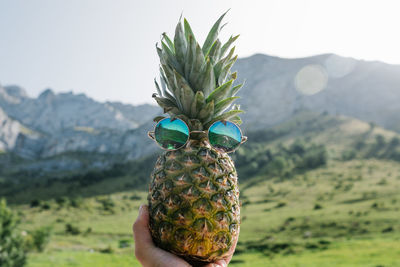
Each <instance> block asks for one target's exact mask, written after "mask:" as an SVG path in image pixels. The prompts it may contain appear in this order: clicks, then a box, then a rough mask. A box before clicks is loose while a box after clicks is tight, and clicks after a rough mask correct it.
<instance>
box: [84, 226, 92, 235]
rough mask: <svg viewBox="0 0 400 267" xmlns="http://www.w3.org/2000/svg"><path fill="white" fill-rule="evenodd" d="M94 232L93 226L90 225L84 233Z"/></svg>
mask: <svg viewBox="0 0 400 267" xmlns="http://www.w3.org/2000/svg"><path fill="white" fill-rule="evenodd" d="M91 232H92V227H88V228H87V229H86V231H85V232H84V233H83V234H84V235H88V234H90V233H91Z"/></svg>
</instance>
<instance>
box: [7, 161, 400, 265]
mask: <svg viewBox="0 0 400 267" xmlns="http://www.w3.org/2000/svg"><path fill="white" fill-rule="evenodd" d="M250 183H252V182H251V181H249V182H247V183H243V184H242V185H241V187H242V188H244V189H243V190H242V201H243V206H242V225H241V233H240V240H239V245H238V249H237V252H236V255H235V256H234V258H233V262H232V265H233V266H321V265H324V266H399V265H400V228H399V224H398V222H399V219H398V218H400V209H399V203H400V197H399V195H398V192H399V190H400V166H399V164H397V163H396V162H390V161H382V160H352V161H348V162H345V163H337V162H331V163H329V164H328V166H326V167H324V168H318V169H315V170H312V171H308V172H305V173H303V174H296V175H294V176H293V178H292V179H290V180H286V181H281V179H279V178H273V179H268V180H263V179H260V181H259V182H258V183H256V184H254V185H249V184H250ZM145 199H146V192H143V191H137V192H132V191H129V192H122V193H115V194H112V195H102V196H97V197H91V198H86V199H81V200H76V199H75V200H74V199H65V200H64V201H61V200H59V199H58V200H52V201H47V202H45V203H41V204H40V205H38V206H37V207H33V208H32V207H29V206H28V205H20V206H17V207H15V209H16V210H18V211H19V213H20V214H21V215H22V218H23V219H22V225H21V230H25V231H29V230H32V229H36V228H38V227H41V226H43V225H45V226H51V228H52V232H53V234H52V237H51V242H50V244H49V246H48V248H47V250H46V253H32V254H30V256H29V266H41V267H42V266H43V267H44V266H89V265H93V264H95V265H96V266H138V263H137V262H136V261H135V260H134V257H133V252H132V251H133V242H132V240H131V226H132V223H133V221H134V219H135V217H136V216H137V210H138V207H139V205H140V204H141V203H145V202H146V200H145ZM44 204H46V205H44ZM68 225H69V226H68ZM71 229H72V230H71Z"/></svg>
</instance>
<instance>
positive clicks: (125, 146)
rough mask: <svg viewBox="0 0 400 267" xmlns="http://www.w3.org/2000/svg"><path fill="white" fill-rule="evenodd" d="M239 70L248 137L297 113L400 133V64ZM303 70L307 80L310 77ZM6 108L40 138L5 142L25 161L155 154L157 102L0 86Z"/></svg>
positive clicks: (319, 60)
mask: <svg viewBox="0 0 400 267" xmlns="http://www.w3.org/2000/svg"><path fill="white" fill-rule="evenodd" d="M234 68H235V69H234V70H237V71H238V73H239V80H244V79H245V80H246V83H245V85H244V87H243V88H242V90H241V91H239V94H238V95H239V96H242V98H240V99H239V100H238V103H239V104H241V106H242V109H243V110H245V111H246V112H245V113H244V114H243V115H242V120H243V121H244V123H243V125H242V126H241V128H242V129H243V130H244V132H246V131H255V130H259V129H265V128H269V127H273V126H274V125H278V124H279V123H282V122H284V121H286V120H288V119H290V118H291V117H292V116H294V115H295V114H296V112H298V111H299V110H310V111H314V112H320V113H322V112H326V113H328V114H332V115H336V114H342V115H345V116H349V117H354V118H357V119H360V120H363V121H366V122H374V123H376V124H377V125H380V126H382V127H384V128H387V129H390V130H394V131H397V132H400V116H398V114H399V113H400V105H398V103H400V65H393V64H386V63H383V62H380V61H365V60H357V59H354V58H349V57H340V56H338V55H335V54H331V53H327V54H320V55H315V56H312V57H303V58H281V57H276V56H270V55H264V54H254V55H252V56H250V57H246V58H240V59H239V60H238V62H237V64H236V65H235V67H234ZM309 70H312V71H313V72H311V75H310V72H307V71H309ZM302 73H303V74H304V73H306V74H307V73H308V74H307V75H309V77H307V76H306V77H305V78H307V79H304V77H302V75H303V74H302ZM299 77H300V79H299ZM301 78H303V79H301ZM318 79H319V80H318ZM299 80H300V82H299ZM315 82H320V87H321V88H319V89H320V90H317V91H315V90H314V91H313V92H311V93H310V92H308V91H307V90H309V89H310V88H311V89H313V86H314V87H315ZM317 85H318V83H317ZM317 89H318V88H317ZM302 90H303V91H302ZM311 91H312V90H311ZM149 93H151V91H150V90H149ZM0 108H1V109H2V110H4V114H6V115H7V118H8V119H7V120H8V121H11V119H12V120H13V121H16V122H18V123H20V124H21V125H23V126H24V128H26V129H31V131H33V132H35V133H38V134H36V135H30V134H27V133H26V132H22V131H18V130H15V132H14V133H13V136H14V137H13V138H14V139H12V141H11V139H8V140H9V143H10V144H7V145H4V144H3V147H4V148H3V150H4V149H5V148H6V150H7V151H12V152H14V153H16V154H18V155H20V156H22V157H25V158H31V159H39V158H47V157H53V156H55V155H58V154H62V153H66V152H73V151H81V152H90V153H110V154H111V155H113V154H114V155H124V157H125V158H126V159H135V158H140V157H142V156H145V155H146V154H148V153H151V152H152V151H155V149H157V147H156V146H155V145H154V143H153V142H151V140H149V139H148V138H147V135H146V133H147V131H148V130H149V129H152V128H153V125H154V123H153V122H152V118H153V117H154V116H156V115H160V114H161V109H160V108H159V107H157V106H155V105H150V104H144V105H138V106H133V105H130V104H124V103H121V102H112V101H106V102H98V101H96V100H94V99H92V98H90V97H89V96H87V95H85V94H74V93H72V92H62V93H55V92H54V91H53V90H52V89H49V88H48V89H46V90H44V91H43V92H42V93H41V94H40V95H39V96H38V97H37V98H32V97H30V96H29V95H28V94H27V93H26V91H25V90H24V89H23V88H21V87H19V86H15V85H11V86H4V87H2V86H0ZM3 117H4V115H3ZM14 127H15V126H14ZM4 129H5V128H4V127H3V131H4ZM12 129H14V128H12ZM15 129H16V128H15ZM3 139H4V138H3ZM3 143H5V141H3Z"/></svg>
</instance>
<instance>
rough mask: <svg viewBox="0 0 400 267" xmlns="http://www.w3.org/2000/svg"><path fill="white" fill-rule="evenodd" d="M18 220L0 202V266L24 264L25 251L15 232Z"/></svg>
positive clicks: (20, 238)
mask: <svg viewBox="0 0 400 267" xmlns="http://www.w3.org/2000/svg"><path fill="white" fill-rule="evenodd" d="M17 226H18V220H17V218H16V217H15V215H14V214H13V212H12V211H11V210H10V209H9V208H8V207H7V204H6V201H5V200H4V199H1V200H0V266H1V267H20V266H24V265H25V263H26V251H25V247H24V241H23V238H22V236H21V234H20V233H19V232H18V230H17Z"/></svg>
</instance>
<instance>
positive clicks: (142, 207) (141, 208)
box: [139, 205, 144, 216]
mask: <svg viewBox="0 0 400 267" xmlns="http://www.w3.org/2000/svg"><path fill="white" fill-rule="evenodd" d="M143 211H144V205H140V208H139V216H142V214H143Z"/></svg>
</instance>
